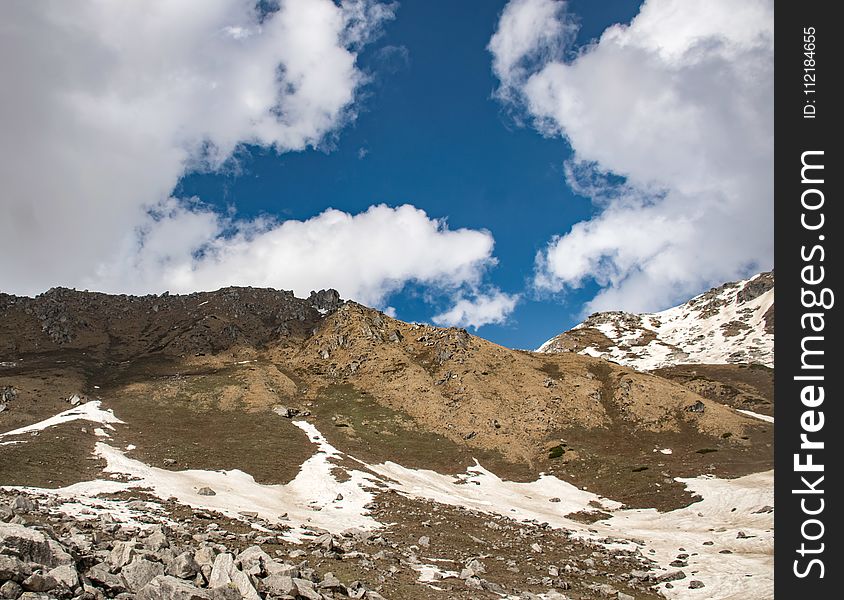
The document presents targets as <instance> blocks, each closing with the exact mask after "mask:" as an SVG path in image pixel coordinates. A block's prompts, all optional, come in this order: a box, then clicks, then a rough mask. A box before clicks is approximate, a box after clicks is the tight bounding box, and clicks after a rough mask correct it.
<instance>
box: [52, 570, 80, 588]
mask: <svg viewBox="0 0 844 600" xmlns="http://www.w3.org/2000/svg"><path fill="white" fill-rule="evenodd" d="M47 575H49V576H50V577H52V578H53V579H55V580H56V582H57V583H58V584H59V587H61V588H64V589H67V590H72V589H73V588H75V587H76V586H77V585H79V573H77V572H76V567H74V566H73V565H62V566H60V567H56V568H55V569H53V570H51V571H50V572H49V573H47Z"/></svg>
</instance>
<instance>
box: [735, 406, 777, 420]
mask: <svg viewBox="0 0 844 600" xmlns="http://www.w3.org/2000/svg"><path fill="white" fill-rule="evenodd" d="M736 411H737V412H740V413H741V414H743V415H747V416H748V417H753V418H754V419H759V420H760V421H765V422H766V423H773V422H774V417H769V416H768V415H760V414H759V413H755V412H753V411H752V410H742V409H740V408H737V409H736Z"/></svg>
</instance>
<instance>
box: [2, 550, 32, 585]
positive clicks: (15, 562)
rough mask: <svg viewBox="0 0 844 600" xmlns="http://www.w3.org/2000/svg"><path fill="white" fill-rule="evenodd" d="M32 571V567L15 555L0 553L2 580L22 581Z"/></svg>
mask: <svg viewBox="0 0 844 600" xmlns="http://www.w3.org/2000/svg"><path fill="white" fill-rule="evenodd" d="M31 573H32V569H30V568H29V565H28V564H27V563H25V562H22V561H21V560H19V559H18V558H16V557H14V556H4V555H2V554H0V581H9V580H11V581H16V582H17V583H20V582H21V581H23V580H24V579H26V578H27V577H29V575H30V574H31Z"/></svg>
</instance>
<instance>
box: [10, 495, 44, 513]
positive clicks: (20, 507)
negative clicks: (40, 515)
mask: <svg viewBox="0 0 844 600" xmlns="http://www.w3.org/2000/svg"><path fill="white" fill-rule="evenodd" d="M10 506H11V508H12V511H13V512H15V513H17V514H25V513H33V512H35V511H36V510H38V504H37V503H36V502H35V501H33V500H32V499H31V498H29V497H27V496H24V495H18V496H15V499H14V500H12V503H11V505H10Z"/></svg>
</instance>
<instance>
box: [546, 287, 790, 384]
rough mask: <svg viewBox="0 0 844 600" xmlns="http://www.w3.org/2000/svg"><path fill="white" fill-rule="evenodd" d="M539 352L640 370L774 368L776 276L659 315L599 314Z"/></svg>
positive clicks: (723, 289)
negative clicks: (708, 366) (714, 366)
mask: <svg viewBox="0 0 844 600" xmlns="http://www.w3.org/2000/svg"><path fill="white" fill-rule="evenodd" d="M537 352H544V353H554V352H576V353H579V354H584V355H588V356H596V357H600V358H605V359H607V360H611V361H613V362H616V363H618V364H621V365H625V366H628V367H632V368H634V369H637V370H639V371H648V370H653V369H658V368H663V367H671V366H675V365H681V364H685V365H688V364H740V363H745V364H761V365H764V366H767V367H773V364H774V273H773V271H771V272H767V273H760V274H758V275H756V276H754V277H751V278H750V279H747V280H743V281H736V282H732V283H727V284H724V285H722V286H720V287H717V288H713V289H711V290H709V291H708V292H706V293H704V294H701V295H699V296H695V297H694V298H692V299H691V300H689V301H688V302H685V303H683V304H680V305H679V306H675V307H673V308H669V309H668V310H664V311H661V312H657V313H643V314H632V313H626V312H601V313H595V314H593V315H591V316H590V317H589V318H588V319H586V320H585V321H583V322H582V323H580V324H579V325H577V326H575V327H574V328H572V329H571V330H569V331H566V332H565V333H562V334H560V335H558V336H556V337H553V338H551V339H550V340H548V341H547V342H545V343H544V344H542V346H540V347H539V348H538V349H537Z"/></svg>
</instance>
